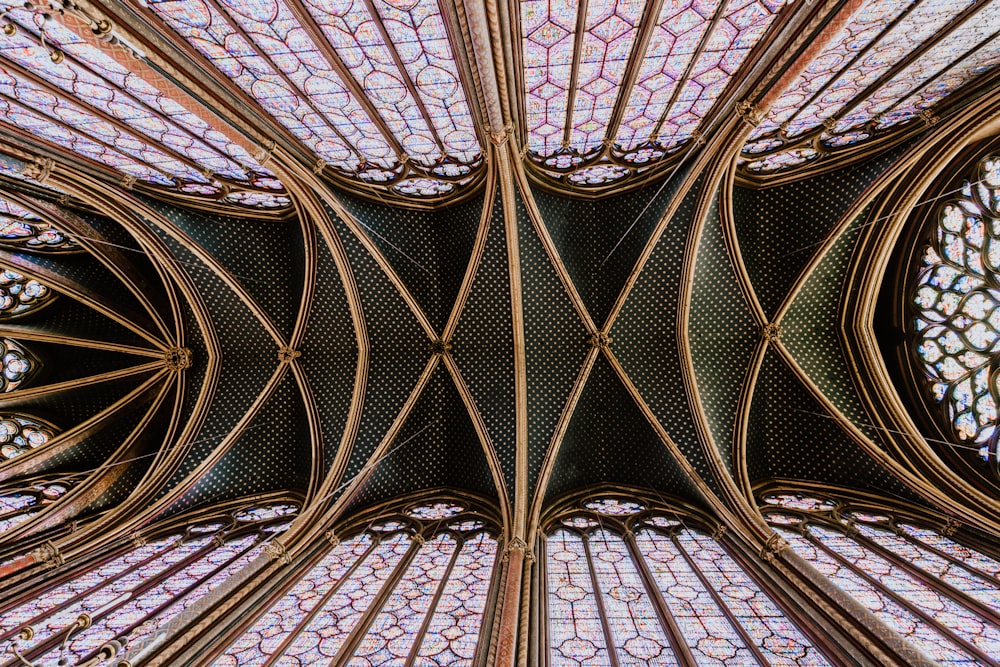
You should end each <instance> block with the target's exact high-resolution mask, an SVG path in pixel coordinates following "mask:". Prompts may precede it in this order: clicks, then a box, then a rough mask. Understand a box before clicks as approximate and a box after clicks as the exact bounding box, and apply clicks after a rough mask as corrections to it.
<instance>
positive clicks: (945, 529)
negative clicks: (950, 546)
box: [941, 518, 962, 537]
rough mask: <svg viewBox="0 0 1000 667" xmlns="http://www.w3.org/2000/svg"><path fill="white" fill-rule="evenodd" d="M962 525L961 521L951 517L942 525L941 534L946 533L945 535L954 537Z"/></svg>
mask: <svg viewBox="0 0 1000 667" xmlns="http://www.w3.org/2000/svg"><path fill="white" fill-rule="evenodd" d="M961 527H962V522H961V521H956V520H955V519H950V518H949V519H948V520H947V521H945V522H944V525H943V526H941V534H942V535H944V536H945V537H954V536H955V533H957V532H958V529H959V528H961Z"/></svg>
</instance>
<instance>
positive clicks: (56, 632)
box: [0, 507, 267, 665]
mask: <svg viewBox="0 0 1000 667" xmlns="http://www.w3.org/2000/svg"><path fill="white" fill-rule="evenodd" d="M254 510H257V511H259V512H261V513H263V514H266V513H267V508H265V507H261V508H251V510H250V511H254ZM207 526H211V527H212V528H214V532H210V530H209V529H206V528H207ZM207 526H206V525H202V526H200V528H199V527H192V530H190V531H187V532H181V533H176V532H174V533H172V534H169V535H166V536H163V537H159V538H157V539H155V540H153V541H151V542H149V543H148V544H144V545H142V546H136V547H134V548H132V549H130V550H129V551H128V552H126V553H124V554H121V555H119V556H118V557H116V558H114V559H113V560H111V561H108V562H103V563H100V562H99V563H96V564H95V566H94V567H92V568H91V569H88V570H85V571H83V572H82V573H80V574H79V575H77V576H76V577H75V578H73V579H71V580H69V581H66V582H64V583H61V584H58V585H56V586H54V587H51V588H50V589H49V590H47V591H44V594H41V595H37V596H35V597H34V598H33V599H31V600H28V601H25V602H23V603H22V604H20V605H18V606H16V607H13V608H11V609H8V610H6V611H4V612H3V614H0V617H2V626H0V643H2V644H5V645H6V647H7V648H16V649H17V651H18V652H20V653H21V654H22V655H23V656H24V657H25V658H26V659H28V660H30V661H34V662H35V664H39V665H42V664H44V665H49V664H55V663H56V662H57V661H58V660H60V659H67V660H69V662H70V663H72V664H77V663H79V662H82V661H86V660H90V659H92V658H94V657H95V656H96V655H97V652H98V651H99V650H100V649H101V647H102V646H104V645H105V644H106V643H107V642H110V641H119V642H121V643H122V644H124V645H126V646H127V644H128V642H130V641H136V640H137V639H139V638H141V637H144V636H145V635H147V634H149V633H151V632H153V631H155V630H156V628H157V627H158V626H161V625H162V624H163V623H166V622H167V621H168V620H169V619H171V618H173V617H174V616H176V615H177V614H179V613H181V612H182V611H184V610H185V609H187V608H189V607H190V606H191V605H193V604H194V603H195V602H197V601H198V600H199V599H201V598H202V597H204V596H205V595H207V594H208V593H210V592H211V591H212V590H213V589H215V588H217V587H218V586H219V585H221V584H222V582H223V581H225V579H226V578H228V577H230V576H231V575H233V574H234V573H235V572H237V571H238V570H239V569H241V568H242V567H244V566H246V565H247V564H248V563H249V562H250V561H251V560H252V559H253V558H255V557H256V556H258V555H259V554H260V553H261V551H262V550H263V548H264V545H265V542H264V539H265V537H266V535H267V533H266V532H265V531H263V530H262V528H263V527H265V526H264V525H263V524H262V523H261V522H260V521H250V522H245V523H237V524H235V525H233V522H232V521H231V520H230V521H221V522H216V523H215V524H214V525H213V524H207ZM230 526H232V528H230ZM83 614H86V615H87V616H86V617H87V619H88V620H87V622H81V620H80V619H81V615H83ZM24 627H30V628H32V630H33V633H32V635H31V636H30V637H29V638H27V639H25V638H24V637H23V636H21V637H18V636H17V634H18V633H19V632H20V630H21V629H22V628H24ZM67 636H69V641H67V642H63V643H64V645H65V646H64V647H63V646H60V643H61V642H62V640H63V638H65V637H67ZM60 664H62V663H60Z"/></svg>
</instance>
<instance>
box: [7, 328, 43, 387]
mask: <svg viewBox="0 0 1000 667" xmlns="http://www.w3.org/2000/svg"><path fill="white" fill-rule="evenodd" d="M0 355H3V356H2V360H3V372H2V373H0V392H3V393H6V392H8V391H14V390H15V389H17V388H18V387H19V386H21V385H22V384H24V382H26V381H27V380H29V379H30V378H31V376H32V375H34V374H35V372H36V371H37V370H38V367H39V365H40V364H39V361H38V359H36V358H35V356H34V355H33V354H31V353H30V352H28V351H27V350H25V349H24V348H23V347H21V345H19V344H18V343H16V342H15V341H12V340H11V339H9V338H0Z"/></svg>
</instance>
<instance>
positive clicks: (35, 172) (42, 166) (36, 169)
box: [21, 158, 56, 183]
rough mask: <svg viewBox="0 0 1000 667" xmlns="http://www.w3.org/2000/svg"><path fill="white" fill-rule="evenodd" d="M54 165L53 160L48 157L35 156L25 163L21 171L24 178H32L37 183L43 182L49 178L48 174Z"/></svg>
mask: <svg viewBox="0 0 1000 667" xmlns="http://www.w3.org/2000/svg"><path fill="white" fill-rule="evenodd" d="M55 166H56V163H55V161H54V160H50V159H48V158H36V159H34V160H32V161H31V162H29V163H28V164H27V165H25V167H24V169H22V170H21V173H22V174H24V175H25V177H26V178H30V179H33V180H35V181H38V182H39V183H44V182H45V181H46V180H48V178H49V174H51V173H52V168H53V167H55Z"/></svg>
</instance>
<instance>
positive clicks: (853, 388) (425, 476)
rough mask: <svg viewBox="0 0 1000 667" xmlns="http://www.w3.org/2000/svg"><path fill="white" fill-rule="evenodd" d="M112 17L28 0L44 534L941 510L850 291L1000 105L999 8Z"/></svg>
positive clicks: (16, 80) (9, 474) (9, 69)
mask: <svg viewBox="0 0 1000 667" xmlns="http://www.w3.org/2000/svg"><path fill="white" fill-rule="evenodd" d="M84 4H85V6H84ZM84 4H81V5H80V6H76V7H74V8H69V7H62V6H61V5H60V6H59V7H50V8H46V7H44V6H34V5H32V6H26V5H22V4H21V3H15V2H13V0H0V7H2V9H3V13H2V14H0V24H2V26H0V27H2V30H0V152H2V153H3V158H2V163H0V195H2V197H3V200H2V201H0V269H2V270H3V273H2V274H0V339H2V341H0V343H2V345H3V346H4V352H5V356H4V364H5V367H4V368H5V370H4V376H3V378H4V379H3V382H4V383H5V384H3V385H2V386H0V431H3V430H4V429H7V430H8V431H9V434H8V436H5V437H7V440H4V441H3V442H2V443H0V445H2V446H3V447H4V448H5V449H4V450H3V452H4V454H3V457H0V480H14V479H22V478H28V477H33V476H42V475H44V476H47V478H54V477H56V476H63V477H65V478H66V479H70V480H73V486H72V489H71V490H70V491H69V492H67V493H66V495H65V496H64V497H63V498H61V499H60V500H59V501H58V502H54V503H52V504H51V505H50V506H49V508H48V509H47V510H46V511H45V512H42V513H39V514H38V515H37V516H35V517H33V518H32V519H31V520H30V521H28V522H26V523H25V524H23V525H22V526H20V527H17V528H15V529H14V533H10V535H14V534H15V533H17V534H18V535H28V534H42V533H43V532H44V531H46V530H51V529H54V527H55V526H56V525H58V523H59V522H60V521H61V520H62V519H63V518H65V517H72V516H87V515H96V514H97V513H98V512H99V511H100V510H104V509H107V508H110V507H112V506H115V507H117V508H118V511H119V514H120V515H128V516H133V517H135V521H136V525H143V524H147V523H150V522H152V521H154V520H156V519H158V518H162V517H165V516H171V515H175V514H178V513H180V512H182V511H186V510H189V509H192V508H198V507H204V506H208V505H212V504H216V503H220V502H224V501H229V500H234V499H236V498H241V497H245V496H268V495H269V494H286V495H291V496H294V497H296V498H299V499H301V500H305V501H306V502H310V503H316V505H317V506H322V507H329V506H332V505H336V506H338V507H340V508H341V510H340V511H350V510H353V509H357V508H361V507H366V506H370V505H373V504H376V503H378V502H380V501H383V500H386V499H389V498H392V497H396V496H399V495H402V494H406V493H410V492H414V491H419V490H426V489H434V488H439V487H446V488H449V489H460V490H463V491H468V492H471V493H474V494H477V495H479V496H481V497H483V498H486V499H489V500H491V501H492V502H493V503H495V505H496V507H497V509H498V510H499V512H500V514H501V515H502V516H503V517H504V519H505V521H511V522H514V523H516V522H517V521H524V520H525V517H526V516H527V517H531V516H535V517H536V518H537V516H538V513H539V511H540V510H541V508H542V507H543V506H545V505H546V503H550V502H551V501H552V500H554V499H557V498H558V497H559V496H561V495H563V494H565V493H568V492H570V491H574V490H578V489H581V488H585V487H588V486H591V485H595V484H601V483H615V484H623V485H634V486H642V487H645V488H648V489H652V490H654V491H655V492H657V493H661V494H664V495H669V496H673V497H675V498H680V499H683V500H685V501H687V502H689V503H691V504H693V505H696V506H701V507H716V508H718V507H720V506H723V505H724V504H725V503H727V502H731V501H732V498H734V497H736V496H738V495H739V494H741V493H742V494H744V495H749V494H750V489H751V487H752V486H753V485H754V484H755V483H759V482H763V481H765V480H771V479H781V478H796V479H802V480H812V481H817V482H828V483H836V484H840V485H846V486H855V487H859V488H862V489H864V488H869V489H883V490H885V489H889V490H891V492H893V493H895V494H897V495H900V496H904V497H907V498H911V499H914V498H916V497H917V496H916V495H915V494H914V491H913V489H912V488H911V486H908V485H907V484H904V483H903V482H900V481H897V479H898V478H899V476H900V475H899V470H898V469H895V468H893V467H892V466H893V465H894V463H893V461H892V460H891V457H890V455H889V453H890V452H896V451H898V450H897V449H894V446H893V444H892V437H891V434H890V435H887V431H886V430H885V429H880V428H879V427H878V424H879V423H881V422H880V421H879V419H877V418H876V417H875V416H873V413H872V404H871V402H869V401H868V400H867V399H866V398H865V394H864V392H862V391H859V388H858V386H857V378H856V373H855V372H854V370H853V367H852V365H851V363H850V361H849V360H848V359H847V358H846V356H845V353H844V348H845V346H846V345H847V344H848V342H847V341H846V339H845V336H847V333H846V332H848V331H852V330H853V329H852V323H851V322H847V315H846V314H845V310H844V302H845V295H847V294H849V292H850V290H851V284H852V283H851V281H852V280H854V278H853V277H852V271H854V270H855V268H856V267H857V266H858V265H859V262H862V257H863V249H864V243H865V239H866V238H867V237H866V236H865V235H866V233H867V231H866V230H867V229H868V226H867V225H869V224H870V221H868V220H869V216H870V215H874V213H873V211H874V208H873V207H874V206H875V204H873V203H872V202H873V200H872V198H871V197H869V196H868V195H869V194H870V193H872V192H874V191H875V190H876V189H877V188H881V187H884V184H885V182H886V179H891V178H895V177H896V176H897V175H898V173H899V170H900V169H902V168H903V167H904V166H906V165H907V164H908V162H907V160H908V159H910V156H911V155H912V154H913V151H915V150H917V148H918V147H920V146H921V145H923V144H921V142H923V141H925V140H927V138H928V137H931V136H934V135H933V133H934V132H935V131H938V130H940V129H941V128H946V127H949V123H950V122H951V119H953V118H957V117H959V116H961V114H962V113H964V110H966V109H968V108H970V107H971V106H973V105H975V104H984V103H985V102H984V100H988V99H989V98H990V97H991V95H993V96H995V94H996V82H997V71H996V70H995V69H994V65H995V64H996V63H997V62H1000V41H998V38H997V35H996V30H997V27H998V26H1000V19H998V16H1000V3H998V2H986V1H980V2H975V1H972V0H968V1H965V0H963V1H956V0H916V1H915V2H905V1H900V0H896V1H893V2H888V1H887V2H874V3H855V4H853V5H852V4H851V3H840V4H837V3H831V4H830V6H827V4H825V3H802V2H794V1H792V2H787V3H786V2H780V1H777V0H774V1H772V0H722V1H715V0H707V1H704V2H681V1H662V2H653V1H650V2H641V1H635V0H620V1H619V0H592V1H591V2H586V3H576V2H559V1H556V0H550V1H547V2H542V1H538V0H522V1H520V2H511V3H509V6H508V7H507V8H506V9H507V10H509V15H510V17H511V18H512V25H511V29H512V31H513V33H514V35H513V38H512V39H506V40H505V41H504V40H500V42H501V43H502V44H503V45H504V47H505V50H497V51H494V50H491V49H490V48H489V47H490V44H491V41H490V39H489V32H490V25H489V21H488V20H487V17H485V16H483V15H482V7H478V8H477V7H474V6H473V5H474V4H475V3H464V2H458V3H452V2H445V1H442V2H434V1H432V0H343V1H338V2H312V0H254V1H253V2H230V1H229V0H147V1H145V2H139V1H135V2H131V1H128V0H122V1H121V2H114V3H112V2H106V3H102V2H88V3H84ZM497 64H499V66H494V65H497ZM498 114H499V115H498ZM956 122H957V121H956ZM740 128H743V129H740ZM866 221H868V222H866ZM18 419H20V420H21V421H18ZM8 422H9V423H10V426H9V428H8V427H7V426H2V425H3V424H7V423H8ZM908 470H911V472H912V468H908ZM914 474H915V473H914ZM518 517H520V518H518ZM529 520H530V519H529Z"/></svg>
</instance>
